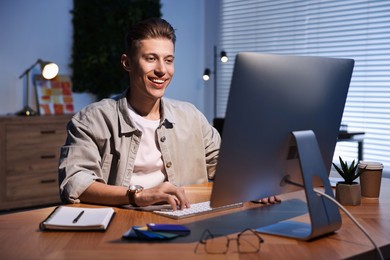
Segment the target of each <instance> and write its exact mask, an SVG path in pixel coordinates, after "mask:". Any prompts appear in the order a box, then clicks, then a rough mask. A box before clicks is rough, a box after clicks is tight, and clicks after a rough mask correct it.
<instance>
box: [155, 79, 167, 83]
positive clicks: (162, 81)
mask: <svg viewBox="0 0 390 260" xmlns="http://www.w3.org/2000/svg"><path fill="white" fill-rule="evenodd" d="M152 81H153V82H154V83H158V84H162V83H164V80H162V79H152Z"/></svg>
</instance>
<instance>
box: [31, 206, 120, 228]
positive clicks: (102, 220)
mask: <svg viewBox="0 0 390 260" xmlns="http://www.w3.org/2000/svg"><path fill="white" fill-rule="evenodd" d="M114 214H115V211H114V209H113V208H108V207H105V208H80V207H69V206H59V207H56V208H55V209H54V210H53V212H52V213H51V214H50V215H49V216H48V217H47V218H46V219H45V220H44V221H42V222H41V223H40V225H39V227H40V229H41V230H103V231H104V230H106V229H107V227H108V225H109V223H110V221H111V219H112V217H113V216H114Z"/></svg>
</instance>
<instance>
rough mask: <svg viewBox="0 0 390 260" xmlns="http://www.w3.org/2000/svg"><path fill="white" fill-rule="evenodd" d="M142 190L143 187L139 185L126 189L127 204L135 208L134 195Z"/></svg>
mask: <svg viewBox="0 0 390 260" xmlns="http://www.w3.org/2000/svg"><path fill="white" fill-rule="evenodd" d="M143 190H144V187H142V186H141V185H130V186H129V188H128V189H127V197H128V199H129V204H131V205H135V206H136V203H135V194H137V193H140V192H141V191H143Z"/></svg>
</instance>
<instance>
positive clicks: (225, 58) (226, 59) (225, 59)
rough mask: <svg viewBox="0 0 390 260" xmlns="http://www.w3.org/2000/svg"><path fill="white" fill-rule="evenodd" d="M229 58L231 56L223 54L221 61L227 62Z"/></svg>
mask: <svg viewBox="0 0 390 260" xmlns="http://www.w3.org/2000/svg"><path fill="white" fill-rule="evenodd" d="M228 60H229V58H228V57H227V56H222V57H221V61H222V62H227V61H228Z"/></svg>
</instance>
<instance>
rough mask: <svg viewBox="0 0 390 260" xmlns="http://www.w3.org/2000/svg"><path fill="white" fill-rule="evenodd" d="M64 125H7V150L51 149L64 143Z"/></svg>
mask: <svg viewBox="0 0 390 260" xmlns="http://www.w3.org/2000/svg"><path fill="white" fill-rule="evenodd" d="M65 138H66V127H65V126H64V124H35V125H29V124H26V125H17V124H15V125H7V126H6V140H7V150H10V149H11V150H12V149H26V148H33V149H35V148H36V147H38V146H39V147H53V146H59V145H62V144H64V143H65Z"/></svg>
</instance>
